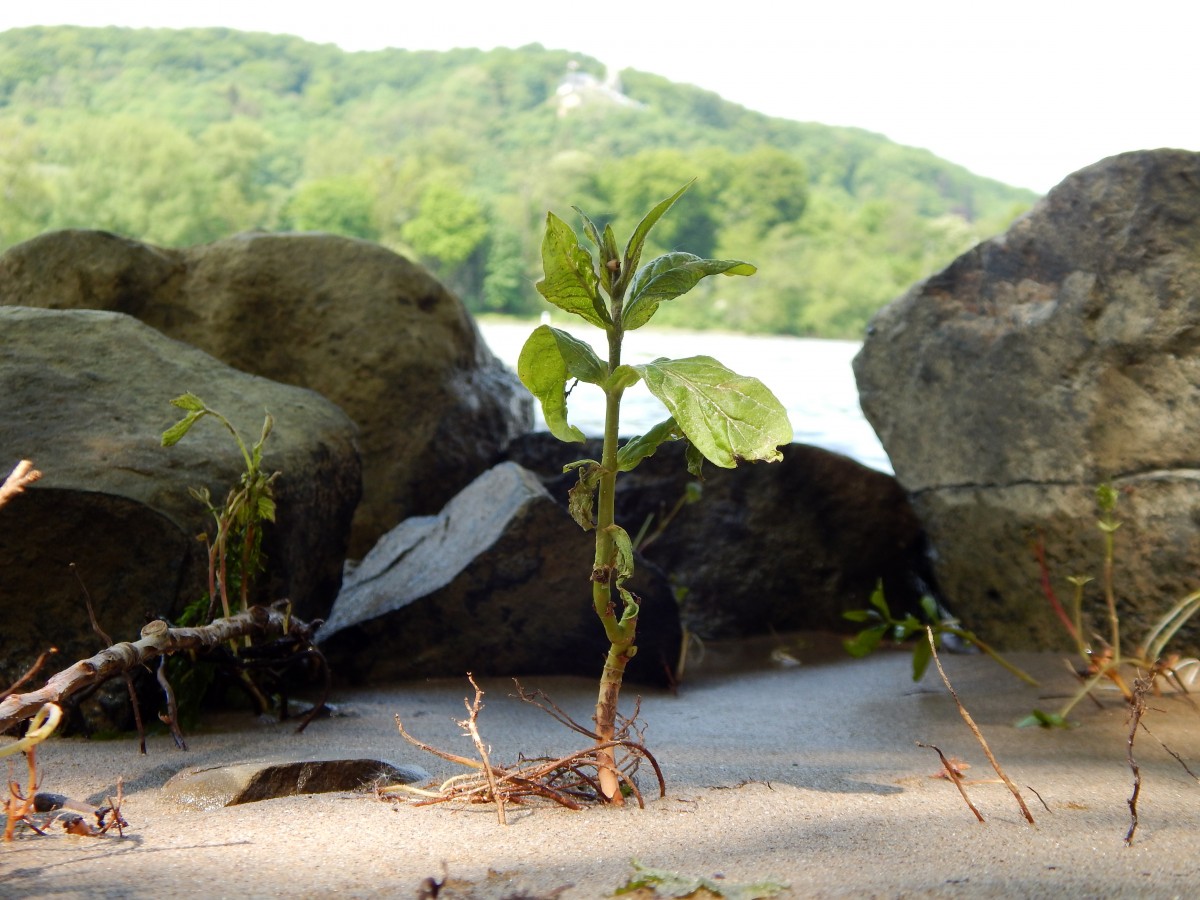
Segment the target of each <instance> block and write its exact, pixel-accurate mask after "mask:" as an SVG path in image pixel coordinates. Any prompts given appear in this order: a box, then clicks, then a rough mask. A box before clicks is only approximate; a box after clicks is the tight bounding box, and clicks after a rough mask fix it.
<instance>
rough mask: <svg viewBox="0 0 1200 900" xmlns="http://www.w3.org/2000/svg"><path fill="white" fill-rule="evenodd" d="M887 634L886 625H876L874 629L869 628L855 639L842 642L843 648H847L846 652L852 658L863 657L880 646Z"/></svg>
mask: <svg viewBox="0 0 1200 900" xmlns="http://www.w3.org/2000/svg"><path fill="white" fill-rule="evenodd" d="M886 633H887V626H886V625H876V626H875V627H874V628H867V629H865V630H864V631H860V632H859V633H858V634H856V635H855V636H854V637H852V638H847V639H846V640H844V641H842V646H843V647H845V648H846V652H847V653H849V654H850V655H851V656H853V657H863V656H866V655H868V654H869V653H871V652H872V651H873V650H874V649H875V648H876V647H878V646H879V642H880V641H882V640H883V636H884V634H886Z"/></svg>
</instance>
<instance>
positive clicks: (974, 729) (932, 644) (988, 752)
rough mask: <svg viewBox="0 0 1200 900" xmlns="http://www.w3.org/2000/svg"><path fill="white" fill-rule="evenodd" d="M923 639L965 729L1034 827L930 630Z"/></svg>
mask: <svg viewBox="0 0 1200 900" xmlns="http://www.w3.org/2000/svg"><path fill="white" fill-rule="evenodd" d="M925 637H926V638H927V639H928V640H929V649H930V651H931V652H932V653H933V661H934V664H935V665H937V670H938V674H939V675H941V676H942V682H943V683H944V684H945V685H946V690H948V691H949V692H950V696H951V697H953V698H954V703H955V705H956V706H957V707H958V712H959V714H960V715H961V716H962V718H963V721H964V722H966V723H967V727H968V728H970V729H971V733H972V734H973V735H975V739H976V740H977V741H979V746H980V747H982V748H983V753H984V755H985V756H986V757H987V758H988V762H990V763H991V764H992V768H993V769H995V770H996V774H997V775H999V776H1000V780H1001V781H1003V782H1004V784H1005V785H1006V786H1007V787H1008V789H1009V791H1010V792H1011V793H1012V795H1013V797H1015V798H1016V800H1017V806H1019V807H1020V808H1021V814H1022V815H1024V816H1025V821H1026V822H1028V823H1029V824H1030V825H1036V824H1037V823H1036V822H1034V821H1033V814H1032V813H1030V812H1029V807H1028V806H1026V805H1025V799H1024V798H1023V797H1022V796H1021V792H1020V791H1019V790H1017V786H1016V785H1015V784H1013V782H1012V779H1011V778H1009V777H1008V776H1007V775H1005V774H1004V770H1003V769H1002V768H1000V763H999V761H997V759H996V757H995V755H994V754H993V753H992V748H991V747H989V746H988V743H987V741H985V740H984V739H983V733H982V732H981V731H980V730H979V726H978V725H976V724H975V720H974V719H972V718H971V714H970V713H969V712H967V708H966V707H965V706H963V704H962V701H961V700H959V699H958V693H957V692H956V691H955V690H954V685H952V684H951V683H950V679H949V678H948V677H947V676H946V670H945V669H943V668H942V661H941V660H940V659H938V652H937V642H936V641H934V639H933V629H932V628H930V627H928V626H926V628H925Z"/></svg>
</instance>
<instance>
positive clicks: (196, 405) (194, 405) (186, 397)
mask: <svg viewBox="0 0 1200 900" xmlns="http://www.w3.org/2000/svg"><path fill="white" fill-rule="evenodd" d="M171 405H172V406H178V407H179V408H180V409H186V410H188V411H189V412H204V410H205V409H206V407H205V405H204V401H203V400H201V399H200V398H199V397H197V396H196V395H195V394H193V393H190V392H189V393H187V394H180V395H179V396H178V397H176V398H175V399H174V400H172V401H171Z"/></svg>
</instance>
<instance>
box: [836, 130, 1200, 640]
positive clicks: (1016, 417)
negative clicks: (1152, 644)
mask: <svg viewBox="0 0 1200 900" xmlns="http://www.w3.org/2000/svg"><path fill="white" fill-rule="evenodd" d="M1198 246H1200V154H1197V153H1190V152H1185V151H1180V150H1157V151H1142V152H1135V153H1126V154H1122V155H1120V156H1115V157H1112V158H1110V159H1106V160H1103V161H1102V162H1099V163H1097V164H1096V165H1093V166H1090V167H1088V168H1086V169H1083V170H1082V171H1079V172H1076V173H1075V174H1073V175H1071V176H1069V177H1068V178H1067V179H1065V180H1064V181H1063V182H1062V183H1061V184H1060V185H1058V186H1057V187H1056V188H1055V189H1054V190H1052V191H1051V192H1050V193H1049V194H1048V195H1047V196H1046V197H1045V198H1044V199H1043V200H1042V201H1041V202H1039V203H1038V204H1037V205H1036V206H1035V207H1034V208H1033V210H1032V211H1030V212H1029V213H1028V214H1027V215H1026V216H1024V217H1023V218H1021V219H1019V220H1017V221H1016V222H1015V223H1013V225H1012V226H1011V228H1009V230H1008V232H1007V233H1006V234H1004V235H1001V236H999V237H997V238H994V239H992V240H989V241H985V242H984V243H982V244H980V245H979V246H977V247H975V248H974V249H973V250H971V251H969V252H968V253H966V254H964V255H963V256H961V257H959V259H957V260H956V261H955V262H954V263H952V264H951V265H950V266H949V267H948V268H947V269H946V270H945V271H943V272H941V273H939V274H937V275H934V276H933V277H931V278H929V279H928V280H926V281H924V282H922V283H920V284H918V285H916V286H915V287H914V288H912V290H910V291H909V292H908V293H907V294H906V295H904V296H903V297H901V298H900V299H898V300H896V301H895V302H893V303H892V304H891V305H889V306H888V307H886V308H885V309H883V310H882V311H881V312H880V313H879V314H878V315H877V316H876V317H875V319H874V320H873V321H872V323H871V326H870V329H869V334H868V336H867V338H866V341H865V343H864V345H863V348H862V351H861V352H860V353H859V355H858V357H857V359H856V360H855V373H856V376H857V379H858V385H859V390H860V394H861V399H862V406H863V411H864V412H865V413H866V415H867V418H868V419H869V420H870V421H871V424H872V425H873V426H874V427H875V430H876V432H877V433H878V434H879V437H880V440H881V441H882V443H883V446H884V447H885V448H886V450H887V452H888V455H889V456H890V457H891V460H892V463H893V465H894V467H895V472H896V477H897V479H898V480H899V481H900V483H901V484H903V485H904V487H905V488H906V489H907V490H908V491H909V492H910V495H911V499H912V503H913V506H914V508H915V509H916V511H917V513H918V515H919V516H920V518H921V521H922V523H923V525H924V526H925V529H926V531H927V532H928V534H929V539H930V542H931V545H932V549H933V553H934V561H935V562H934V565H935V569H936V574H937V579H938V582H939V583H940V585H941V587H942V588H943V590H944V593H945V596H946V598H947V601H948V602H949V604H950V605H951V608H952V609H953V610H954V611H956V612H957V613H959V614H960V615H961V616H962V617H963V619H964V620H965V622H966V623H967V624H968V625H969V626H971V627H973V628H975V629H976V630H978V631H979V632H980V633H981V635H984V636H986V638H987V639H988V640H989V641H991V642H993V643H996V644H998V645H1000V646H1002V647H1009V648H1044V647H1051V646H1062V645H1064V644H1065V643H1066V641H1067V636H1066V633H1065V631H1064V629H1063V628H1062V627H1061V626H1060V625H1059V624H1058V622H1057V621H1056V620H1055V618H1054V616H1053V615H1052V613H1051V610H1050V606H1049V604H1048V603H1047V601H1046V598H1045V597H1044V595H1043V591H1042V587H1041V573H1040V570H1039V566H1038V564H1037V562H1036V559H1035V555H1034V552H1033V550H1032V547H1033V545H1034V543H1035V542H1038V541H1041V542H1042V543H1043V544H1044V546H1045V552H1046V557H1047V560H1048V563H1049V567H1050V574H1051V584H1052V586H1053V587H1054V588H1055V590H1056V591H1057V592H1058V593H1059V595H1060V596H1062V597H1070V596H1071V594H1072V593H1073V590H1074V588H1073V587H1072V585H1071V584H1070V583H1069V582H1068V581H1067V578H1068V577H1070V576H1077V575H1083V576H1093V577H1094V578H1095V581H1093V582H1092V584H1090V585H1089V586H1088V588H1087V595H1086V599H1085V605H1086V606H1087V607H1088V608H1090V609H1094V610H1100V609H1102V608H1103V601H1102V593H1101V591H1102V587H1101V584H1102V582H1101V579H1100V577H1099V576H1100V574H1101V569H1102V564H1103V536H1102V535H1101V534H1100V533H1099V531H1098V530H1097V528H1096V526H1095V521H1096V518H1097V513H1096V504H1095V499H1094V492H1095V488H1096V486H1097V484H1098V483H1100V482H1105V481H1107V482H1111V483H1112V484H1113V485H1114V486H1115V487H1117V488H1118V489H1119V491H1120V495H1121V500H1120V505H1119V508H1118V511H1117V517H1118V518H1119V519H1120V520H1121V521H1122V523H1123V524H1122V525H1121V528H1120V530H1119V531H1118V532H1117V533H1116V535H1115V540H1116V553H1117V569H1116V593H1117V596H1118V612H1119V615H1120V617H1121V620H1122V622H1123V624H1124V629H1123V630H1124V633H1125V634H1126V635H1127V636H1128V637H1129V638H1130V640H1131V642H1132V641H1133V640H1136V639H1137V638H1138V637H1140V635H1141V634H1142V633H1143V632H1144V631H1145V629H1146V628H1147V627H1148V626H1149V625H1150V624H1151V623H1152V622H1153V621H1154V620H1155V619H1156V618H1157V617H1158V616H1159V615H1160V614H1161V613H1163V612H1164V611H1165V610H1166V609H1168V608H1169V607H1170V606H1171V605H1172V604H1173V603H1174V602H1175V601H1176V600H1178V599H1179V598H1181V597H1183V596H1184V595H1186V594H1187V593H1189V592H1190V591H1192V590H1194V589H1195V587H1196V560H1197V559H1198V558H1200V449H1198V447H1200V445H1198V444H1197V441H1196V422H1197V420H1198V419H1200V363H1198V360H1200V257H1198V256H1197V252H1196V248H1197V247H1198ZM1095 624H1096V625H1099V624H1100V622H1099V619H1097V620H1096V622H1095ZM1085 630H1089V629H1085ZM1100 631H1101V633H1107V625H1105V626H1104V627H1103V628H1102V629H1100ZM1198 637H1200V633H1198V632H1197V631H1196V630H1195V629H1193V630H1192V632H1191V634H1190V636H1189V637H1188V638H1187V640H1186V641H1184V642H1183V643H1184V644H1186V645H1188V646H1191V647H1193V648H1195V647H1197V646H1200V641H1198V640H1197V638H1198Z"/></svg>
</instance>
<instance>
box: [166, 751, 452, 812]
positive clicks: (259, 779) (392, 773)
mask: <svg viewBox="0 0 1200 900" xmlns="http://www.w3.org/2000/svg"><path fill="white" fill-rule="evenodd" d="M428 780H429V773H428V772H426V771H425V770H424V769H422V768H421V767H420V766H397V765H394V764H393V763H389V762H385V761H383V760H380V759H309V760H288V761H281V760H271V761H263V762H245V763H235V764H233V765H228V766H204V767H201V768H191V769H184V770H183V771H182V772H179V773H178V774H176V775H174V776H172V778H171V779H170V780H169V781H168V782H167V783H166V784H164V785H163V788H162V789H163V793H164V794H165V795H166V796H167V797H170V798H171V799H173V800H176V801H178V802H179V803H182V804H184V805H186V806H194V807H196V808H198V809H205V810H210V809H220V808H221V807H223V806H236V805H237V804H239V803H257V802H258V801H259V800H274V799H276V798H278V797H291V796H293V795H295V794H328V793H330V792H332V791H361V790H363V789H364V788H366V787H368V786H370V785H371V784H373V783H375V782H377V781H380V782H386V783H388V784H412V783H414V782H418V781H428Z"/></svg>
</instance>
